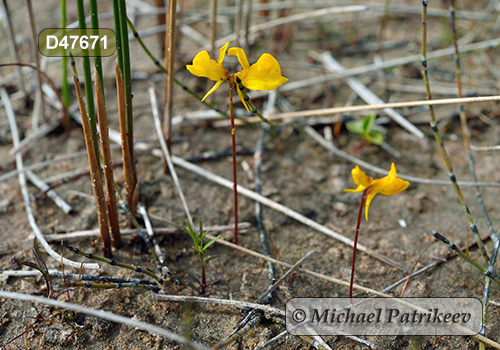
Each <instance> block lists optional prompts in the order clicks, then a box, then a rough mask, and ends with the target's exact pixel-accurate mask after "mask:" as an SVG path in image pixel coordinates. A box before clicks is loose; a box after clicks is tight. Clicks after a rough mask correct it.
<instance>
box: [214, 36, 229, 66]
mask: <svg viewBox="0 0 500 350" xmlns="http://www.w3.org/2000/svg"><path fill="white" fill-rule="evenodd" d="M228 45H229V41H226V43H225V44H224V46H222V47H221V48H220V49H219V58H218V59H217V63H218V64H219V65H220V66H221V67H222V61H224V57H226V50H227V47H228Z"/></svg>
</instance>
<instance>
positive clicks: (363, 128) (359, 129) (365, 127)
mask: <svg viewBox="0 0 500 350" xmlns="http://www.w3.org/2000/svg"><path fill="white" fill-rule="evenodd" d="M376 117H377V116H376V115H375V114H373V113H372V114H368V115H367V116H365V117H364V118H363V119H361V120H353V121H352V122H349V123H347V124H346V127H347V130H349V131H350V132H352V133H353V134H356V135H361V136H363V138H364V139H365V140H366V141H368V142H370V143H373V144H374V145H377V146H380V145H381V144H382V142H384V140H385V136H384V134H382V133H381V132H380V131H378V130H373V125H374V124H375V118H376Z"/></svg>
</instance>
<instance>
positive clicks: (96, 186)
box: [73, 73, 112, 258]
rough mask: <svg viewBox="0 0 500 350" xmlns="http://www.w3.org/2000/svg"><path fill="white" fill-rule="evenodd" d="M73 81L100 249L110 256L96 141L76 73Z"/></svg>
mask: <svg viewBox="0 0 500 350" xmlns="http://www.w3.org/2000/svg"><path fill="white" fill-rule="evenodd" d="M73 82H74V84H75V89H76V95H77V98H78V105H79V107H80V115H81V117H82V127H83V135H84V138H85V146H86V147H87V154H88V158H89V167H90V180H91V182H92V190H93V192H94V198H95V202H96V207H97V217H98V221H99V230H100V231H101V239H102V250H103V254H104V256H105V257H108V258H110V257H111V256H112V254H111V239H110V236H109V226H108V210H107V207H106V200H105V196H104V189H103V186H102V179H101V172H100V168H99V163H98V160H97V159H98V158H97V154H96V152H95V147H96V146H97V145H96V142H97V141H95V142H94V140H93V138H92V133H91V129H90V125H89V123H88V122H87V120H86V117H85V116H86V115H87V111H86V108H85V102H83V97H82V92H81V90H80V83H79V82H78V78H77V77H76V74H74V73H73Z"/></svg>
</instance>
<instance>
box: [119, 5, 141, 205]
mask: <svg viewBox="0 0 500 350" xmlns="http://www.w3.org/2000/svg"><path fill="white" fill-rule="evenodd" d="M113 15H114V21H115V32H116V35H117V42H119V44H117V48H116V49H117V57H118V67H119V71H120V72H121V79H122V81H123V83H122V84H123V90H124V91H123V92H122V95H123V98H124V103H122V112H121V114H120V115H121V118H123V117H124V118H125V123H124V124H123V126H124V128H123V129H122V127H121V125H122V123H120V132H121V135H122V139H123V138H127V139H128V141H127V142H123V141H122V143H126V144H128V147H127V149H126V151H125V152H127V153H128V155H127V156H126V157H125V156H124V159H123V162H124V171H125V170H126V171H127V173H128V175H129V176H128V177H126V178H125V181H126V182H127V186H128V191H127V190H126V201H127V206H128V207H129V209H130V210H131V212H132V213H134V214H135V211H136V204H137V199H138V193H139V192H138V189H137V190H136V187H137V177H136V171H135V163H134V147H133V143H134V142H133V140H134V123H133V112H132V80H131V71H130V49H129V41H128V28H127V20H128V18H127V7H126V3H125V0H113ZM117 79H118V74H117ZM119 98H120V97H119ZM122 102H123V101H122ZM122 147H123V145H122ZM125 159H127V163H128V164H127V165H125ZM136 191H137V192H136Z"/></svg>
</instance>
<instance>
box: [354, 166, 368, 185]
mask: <svg viewBox="0 0 500 350" xmlns="http://www.w3.org/2000/svg"><path fill="white" fill-rule="evenodd" d="M351 175H352V180H353V181H354V183H355V184H356V185H361V186H364V187H368V186H370V183H371V182H372V178H371V177H370V176H368V175H366V174H365V172H364V171H363V170H361V169H360V167H359V165H356V166H355V167H354V169H352V171H351Z"/></svg>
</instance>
